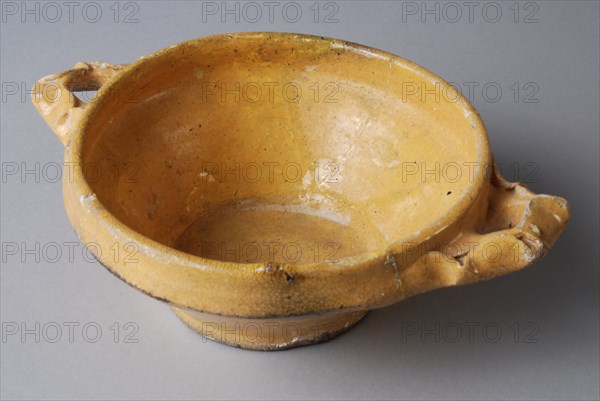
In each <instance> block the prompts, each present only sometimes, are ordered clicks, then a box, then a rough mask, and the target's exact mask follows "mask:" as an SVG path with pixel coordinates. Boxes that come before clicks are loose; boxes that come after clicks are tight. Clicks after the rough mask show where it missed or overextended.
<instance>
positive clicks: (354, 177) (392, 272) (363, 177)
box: [33, 33, 569, 350]
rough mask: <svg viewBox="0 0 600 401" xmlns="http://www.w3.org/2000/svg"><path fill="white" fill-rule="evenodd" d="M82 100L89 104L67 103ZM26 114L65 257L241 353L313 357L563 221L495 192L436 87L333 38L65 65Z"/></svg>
mask: <svg viewBox="0 0 600 401" xmlns="http://www.w3.org/2000/svg"><path fill="white" fill-rule="evenodd" d="M90 90H97V91H98V92H97V94H96V96H95V97H94V98H93V100H91V101H90V102H89V103H86V102H83V101H82V100H81V99H80V98H78V97H76V96H74V95H73V93H74V92H80V91H90ZM80 97H81V95H80ZM33 101H34V104H35V106H36V107H37V109H38V111H39V112H40V114H41V115H42V117H43V118H44V119H45V120H46V122H47V123H48V124H49V125H50V127H51V128H52V129H53V130H54V131H55V133H56V134H57V135H58V137H59V138H60V139H61V141H62V142H63V143H64V144H65V145H66V150H65V163H68V165H69V166H70V170H71V171H72V174H71V175H69V177H65V179H64V181H63V183H64V185H63V193H64V201H65V207H66V210H67V213H68V216H69V219H70V221H71V223H72V225H73V227H74V228H75V230H76V231H77V233H78V235H79V236H80V238H81V240H82V242H84V243H85V244H86V245H87V246H88V248H89V249H90V251H91V252H92V253H94V255H95V256H96V257H97V259H98V260H99V261H100V262H101V263H102V264H103V265H104V266H105V267H106V268H107V269H109V270H110V271H111V272H112V273H114V274H115V275H116V276H117V277H119V278H121V279H122V280H124V281H125V282H127V283H129V284H130V285H132V286H133V287H135V288H137V289H139V290H141V291H143V292H144V293H146V294H149V295H151V296H153V297H155V298H157V299H160V300H163V301H165V302H167V303H169V304H170V305H171V307H172V308H173V310H174V311H175V313H176V314H177V316H178V317H179V318H180V319H181V320H183V321H184V322H185V323H186V324H187V325H189V326H190V327H192V328H193V329H194V330H196V331H198V332H200V333H202V334H203V336H205V337H206V338H210V339H213V340H216V341H219V342H222V343H226V344H229V345H234V346H239V347H243V348H249V349H259V350H275V349H283V348H290V347H295V346H299V345H305V344H311V343H316V342H320V341H323V340H326V339H329V338H331V337H333V336H335V335H337V334H339V333H341V332H343V331H345V330H346V329H348V328H349V327H351V326H352V325H354V324H355V323H356V322H358V321H359V320H360V319H361V318H362V317H363V316H364V315H365V314H366V313H367V311H369V310H371V309H375V308H381V307H384V306H387V305H390V304H393V303H395V302H398V301H401V300H403V299H406V298H408V297H411V296H413V295H416V294H419V293H422V292H425V291H430V290H433V289H436V288H440V287H448V286H454V285H460V284H466V283H473V282H477V281H480V280H487V279H490V278H493V277H496V276H500V275H503V274H507V273H510V272H513V271H515V270H519V269H521V268H523V267H525V266H527V265H530V264H532V263H533V262H535V261H537V260H538V259H539V258H540V257H541V256H542V255H543V254H544V253H545V252H546V250H547V249H549V248H550V247H551V246H552V244H553V243H554V241H555V240H556V238H557V237H558V235H559V234H560V232H561V230H562V229H563V227H564V225H565V223H566V221H567V219H568V215H569V213H568V208H567V203H566V202H565V200H564V199H562V198H558V197H553V196H548V195H535V194H533V193H532V192H530V191H529V190H527V189H526V188H525V187H524V186H522V185H520V184H516V183H509V182H507V181H505V180H504V179H502V178H501V176H500V174H499V173H498V171H497V168H495V167H494V164H493V160H492V155H491V153H490V149H489V144H488V139H487V135H486V130H485V127H484V125H483V123H482V121H481V119H480V117H479V115H478V113H477V111H476V110H475V109H474V108H473V106H472V105H471V104H470V103H469V102H468V101H467V100H466V99H465V98H464V97H463V96H462V95H461V94H460V93H458V92H457V91H456V90H455V89H454V88H452V86H450V85H449V84H448V83H446V82H445V81H444V80H442V79H441V78H439V77H437V76H436V75H434V74H432V73H431V72H429V71H427V70H426V69H424V68H423V67H420V66H418V65H417V64H415V63H412V62H410V61H408V60H406V59H403V58H401V57H398V56H395V55H392V54H389V53H386V52H383V51H380V50H375V49H372V48H368V47H365V46H361V45H357V44H353V43H348V42H343V41H339V40H334V39H328V38H323V37H316V36H308V35H298V34H286V33H239V34H228V35H217V36H211V37H206V38H200V39H196V40H191V41H188V42H184V43H181V44H178V45H175V46H171V47H168V48H166V49H163V50H161V51H158V52H156V53H154V54H151V55H149V56H146V57H143V58H141V59H140V60H138V61H136V62H134V63H132V64H129V65H111V64H107V63H101V62H93V63H78V64H77V65H76V66H75V67H74V68H73V69H71V70H69V71H66V72H64V73H61V74H56V75H51V76H48V77H45V78H42V79H41V80H40V81H39V82H38V83H37V84H36V85H35V87H34V96H33ZM90 244H93V246H90ZM399 318H401V317H399Z"/></svg>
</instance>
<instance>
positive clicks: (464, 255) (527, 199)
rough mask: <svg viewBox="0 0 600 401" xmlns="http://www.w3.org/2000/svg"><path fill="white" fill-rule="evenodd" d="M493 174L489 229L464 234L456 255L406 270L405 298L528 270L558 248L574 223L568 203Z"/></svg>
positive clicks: (435, 254)
mask: <svg viewBox="0 0 600 401" xmlns="http://www.w3.org/2000/svg"><path fill="white" fill-rule="evenodd" d="M493 170H494V172H493V174H492V180H491V190H490V198H489V205H488V209H487V219H486V223H485V225H484V227H483V229H482V230H480V232H477V233H475V232H474V233H466V234H463V235H462V236H461V237H460V238H459V239H458V240H456V241H455V242H454V243H452V244H450V245H451V246H447V247H445V248H446V249H453V250H454V252H453V253H452V255H449V254H448V252H446V253H442V252H440V251H429V252H427V253H425V254H424V255H422V256H421V257H419V258H418V259H417V260H416V261H415V262H414V263H413V264H411V265H410V266H409V267H407V268H405V269H404V270H402V271H401V273H400V276H399V279H400V282H401V283H402V289H403V295H404V296H403V298H404V297H408V296H412V295H416V294H418V293H422V292H425V291H429V290H432V289H435V288H441V287H448V286H453V285H461V284H468V283H474V282H477V281H482V280H487V279H491V278H493V277H496V276H501V275H503V274H507V273H510V272H513V271H516V270H519V269H522V268H523V267H526V266H529V265H531V264H533V263H534V262H536V261H537V260H539V259H540V258H541V257H542V256H544V254H545V253H546V251H547V250H548V249H549V248H550V247H552V245H553V244H554V242H555V241H556V239H557V238H558V236H559V235H560V233H561V232H562V230H563V229H564V227H565V225H566V223H567V220H568V219H569V208H568V204H567V201H566V200H565V199H563V198H560V197H557V196H550V195H536V194H534V193H533V192H531V191H529V190H528V189H527V188H526V187H525V186H523V185H521V184H519V183H511V182H508V181H506V180H505V179H504V178H503V177H502V176H501V175H500V174H499V173H498V171H497V169H496V168H494V169H493ZM458 250H460V252H457V251H458Z"/></svg>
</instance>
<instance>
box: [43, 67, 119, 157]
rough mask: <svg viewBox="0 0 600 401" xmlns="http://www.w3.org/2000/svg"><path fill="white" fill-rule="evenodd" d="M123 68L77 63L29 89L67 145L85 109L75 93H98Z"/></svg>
mask: <svg viewBox="0 0 600 401" xmlns="http://www.w3.org/2000/svg"><path fill="white" fill-rule="evenodd" d="M125 67H126V65H118V64H115V65H113V64H108V63H103V62H99V61H96V62H90V63H84V62H79V63H77V64H75V67H73V69H71V70H68V71H65V72H61V73H58V74H53V75H48V76H46V77H44V78H42V79H40V80H39V81H38V82H36V83H35V84H34V85H33V90H32V102H33V105H34V106H35V107H36V109H37V110H38V112H39V113H40V115H41V116H42V118H43V119H44V120H45V121H46V123H48V125H49V126H50V128H52V130H53V131H54V133H55V134H56V135H57V136H58V138H59V139H60V140H61V141H62V143H63V144H65V145H66V144H67V140H68V136H69V134H70V133H71V132H73V131H74V130H75V128H76V127H77V124H78V123H79V121H80V120H81V115H82V114H83V111H84V110H85V106H86V103H85V102H84V101H82V100H81V99H79V98H78V97H77V96H75V95H74V93H75V92H82V91H88V90H99V89H100V88H101V87H102V85H104V84H105V83H106V82H107V81H108V80H109V79H110V78H112V77H113V76H115V75H116V74H117V73H118V72H119V71H121V70H122V69H123V68H125Z"/></svg>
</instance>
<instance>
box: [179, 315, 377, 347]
mask: <svg viewBox="0 0 600 401" xmlns="http://www.w3.org/2000/svg"><path fill="white" fill-rule="evenodd" d="M171 309H173V312H175V315H177V317H178V318H179V319H181V321H182V322H184V323H185V324H186V325H187V326H188V327H190V328H191V329H192V330H194V331H196V332H197V333H199V334H200V335H202V338H203V341H206V339H209V340H213V341H217V342H220V343H222V344H226V345H230V346H232V347H238V348H244V349H249V350H257V351H277V350H283V349H288V348H295V347H300V346H303V345H309V344H316V343H320V342H324V341H328V340H330V339H332V338H334V337H336V336H338V335H340V334H342V333H343V332H345V331H346V330H348V329H350V328H351V327H352V326H354V325H355V324H356V323H358V322H359V321H360V320H361V319H362V318H363V317H364V316H365V315H366V314H367V311H356V312H342V313H330V314H323V315H310V316H298V317H289V318H271V319H252V318H240V317H231V316H221V315H214V314H209V313H203V312H197V311H193V310H190V309H185V308H179V307H177V306H171Z"/></svg>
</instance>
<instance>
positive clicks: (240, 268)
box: [65, 31, 492, 297]
mask: <svg viewBox="0 0 600 401" xmlns="http://www.w3.org/2000/svg"><path fill="white" fill-rule="evenodd" d="M252 37H256V38H257V39H265V37H267V38H295V39H297V40H304V41H312V42H319V43H321V44H326V45H329V46H331V47H341V48H344V49H346V50H350V51H354V52H357V53H360V54H362V55H365V56H370V57H379V58H384V59H386V60H390V62H392V61H393V62H395V63H396V64H398V65H400V66H401V67H403V68H406V69H408V70H410V71H411V72H413V73H416V74H418V75H420V76H421V77H423V79H424V80H428V81H431V82H439V83H440V84H441V85H443V86H445V87H446V88H452V89H453V90H455V89H454V88H453V87H452V85H450V84H449V83H448V82H447V81H445V80H444V79H442V78H441V77H439V76H438V75H436V74H434V73H432V72H431V71H429V70H428V69H426V68H424V67H422V66H420V65H419V64H416V63H415V62H413V61H410V60H408V59H405V58H403V57H400V56H397V55H395V54H392V53H389V52H386V51H383V50H379V49H376V48H373V47H370V46H366V45H361V44H358V43H354V42H350V41H345V40H340V39H334V38H329V37H324V36H318V35H309V34H303V33H288V32H268V31H259V32H254V31H252V32H236V33H221V34H216V35H210V36H204V37H199V38H195V39H190V40H187V41H183V42H180V43H177V44H175V45H172V46H168V47H165V48H162V49H160V50H158V51H155V52H153V53H150V54H148V55H145V56H142V57H140V58H139V59H137V60H135V61H134V62H132V63H131V64H129V65H127V66H126V67H124V68H123V69H122V70H121V71H120V72H119V73H118V74H116V75H115V76H113V77H111V78H110V79H109V80H108V81H107V82H106V83H105V84H104V85H103V86H102V90H103V91H104V92H103V93H100V91H99V92H98V94H99V96H97V97H96V98H95V99H94V101H92V102H90V103H89V104H88V105H87V107H86V108H85V111H84V112H83V114H82V116H81V119H80V120H79V121H78V123H77V125H76V128H75V129H74V130H73V131H72V132H71V133H70V135H69V138H68V141H67V144H66V151H65V161H66V162H70V163H73V164H72V165H73V166H74V167H73V169H72V174H73V180H72V184H73V186H74V188H75V189H76V191H77V194H78V196H80V197H81V198H82V199H83V198H84V197H86V198H88V197H89V198H92V199H93V201H91V202H86V205H85V211H86V212H87V213H92V214H94V215H95V216H96V218H98V219H103V220H104V223H107V224H108V225H109V226H111V227H112V228H113V229H114V230H116V232H119V233H120V234H122V235H124V237H126V238H131V239H133V240H134V241H136V242H138V243H140V244H142V245H143V246H142V247H140V252H144V253H146V254H147V255H148V256H149V257H151V258H156V259H157V260H173V258H176V260H177V261H178V262H179V263H180V264H182V265H183V266H187V267H194V268H200V269H201V270H212V271H220V272H223V270H224V267H226V268H227V270H230V269H231V270H233V271H235V272H236V274H242V273H243V272H248V273H255V272H256V271H262V270H261V269H264V268H265V265H268V266H270V265H271V264H274V265H279V263H273V262H269V261H263V262H254V263H241V262H229V261H222V260H218V259H207V258H203V257H201V256H196V255H193V254H190V253H187V252H184V251H181V250H178V249H176V248H173V247H170V246H168V245H165V244H163V243H160V242H158V241H155V240H153V239H151V238H149V237H147V236H145V235H144V234H142V233H140V232H139V231H137V230H135V229H133V228H132V227H130V226H129V225H127V224H125V223H124V222H122V221H121V220H119V219H118V218H117V217H116V216H115V215H113V214H112V213H111V212H110V211H109V210H108V209H107V208H105V207H104V205H102V204H101V202H100V201H99V199H98V198H97V197H96V195H95V193H94V191H93V190H92V189H91V187H90V186H89V184H88V182H87V180H86V178H85V175H84V172H83V169H82V157H83V155H82V146H83V143H84V140H85V136H86V132H87V131H88V130H89V128H91V126H92V117H93V116H94V114H96V113H97V112H98V111H99V110H100V109H101V108H102V107H104V105H105V103H106V102H107V100H108V98H109V97H110V96H107V95H106V94H109V93H111V89H112V88H114V87H115V86H116V85H117V84H118V82H119V81H120V80H121V79H122V78H123V77H125V76H127V75H128V74H132V73H133V72H135V71H136V70H138V69H140V67H142V66H143V65H144V64H146V63H148V62H150V61H151V60H156V59H159V58H161V57H164V56H166V55H169V54H171V53H172V52H176V51H178V50H181V49H183V48H186V47H189V46H201V45H202V44H206V43H208V42H210V41H213V40H215V39H219V40H222V39H229V40H235V39H238V38H239V39H249V38H252ZM455 92H456V100H455V103H457V104H459V105H460V106H461V107H462V108H463V111H464V113H465V118H470V119H471V124H472V126H473V129H474V131H475V139H476V141H477V145H476V146H477V148H476V149H477V150H476V151H477V153H476V159H477V160H476V162H477V166H476V169H475V170H474V175H475V180H473V182H471V185H469V187H468V188H467V189H466V190H465V191H464V193H463V196H462V198H461V199H460V200H459V201H458V202H456V203H455V204H454V205H453V206H452V207H450V208H449V209H448V210H446V212H445V213H444V214H442V215H441V216H440V217H439V218H438V219H437V220H435V221H434V222H433V223H432V224H430V225H429V226H426V227H423V228H422V229H421V230H418V231H415V232H413V233H412V234H410V235H408V236H407V237H405V238H399V239H398V240H397V241H394V242H392V243H389V244H388V245H387V248H385V252H383V253H381V252H379V251H369V252H366V253H362V254H359V255H355V256H352V257H348V258H344V259H340V260H338V262H337V263H335V265H336V266H342V267H344V266H355V267H357V266H358V267H359V269H368V268H369V266H370V263H369V262H370V261H374V260H380V259H381V258H382V257H383V258H385V257H386V256H387V255H389V254H391V253H394V252H395V250H397V249H399V246H400V245H401V244H406V243H412V244H419V243H422V242H423V241H424V240H426V239H428V238H431V237H433V236H435V235H436V234H438V233H440V232H442V231H444V230H445V229H446V228H448V227H450V226H452V225H453V223H455V222H457V221H460V220H461V219H462V218H463V217H464V216H465V214H467V213H468V212H469V209H470V207H471V206H472V205H473V203H474V202H475V199H476V198H477V197H478V195H479V194H480V193H481V191H482V190H483V189H484V187H485V185H486V184H487V180H486V174H482V173H481V172H482V169H483V168H487V166H489V165H491V162H492V156H491V152H490V149H489V143H488V137H487V131H486V128H485V125H484V123H483V121H482V119H481V117H480V115H479V113H478V112H477V110H476V109H475V107H474V106H473V105H472V104H471V102H469V100H468V99H466V98H465V97H464V95H463V94H462V93H460V91H457V90H455ZM281 265H283V264H281ZM286 265H290V266H293V267H294V269H295V271H297V272H299V273H300V274H310V270H312V269H314V267H315V266H326V265H327V264H326V263H322V262H320V263H319V262H310V263H290V264H286ZM327 266H331V265H327ZM107 267H108V266H107ZM311 268H312V269H311ZM109 270H111V269H109ZM111 271H112V272H113V273H115V274H117V273H116V272H115V271H114V270H111ZM117 275H118V274H117ZM150 295H152V296H154V295H153V294H150ZM154 297H156V296H154Z"/></svg>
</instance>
